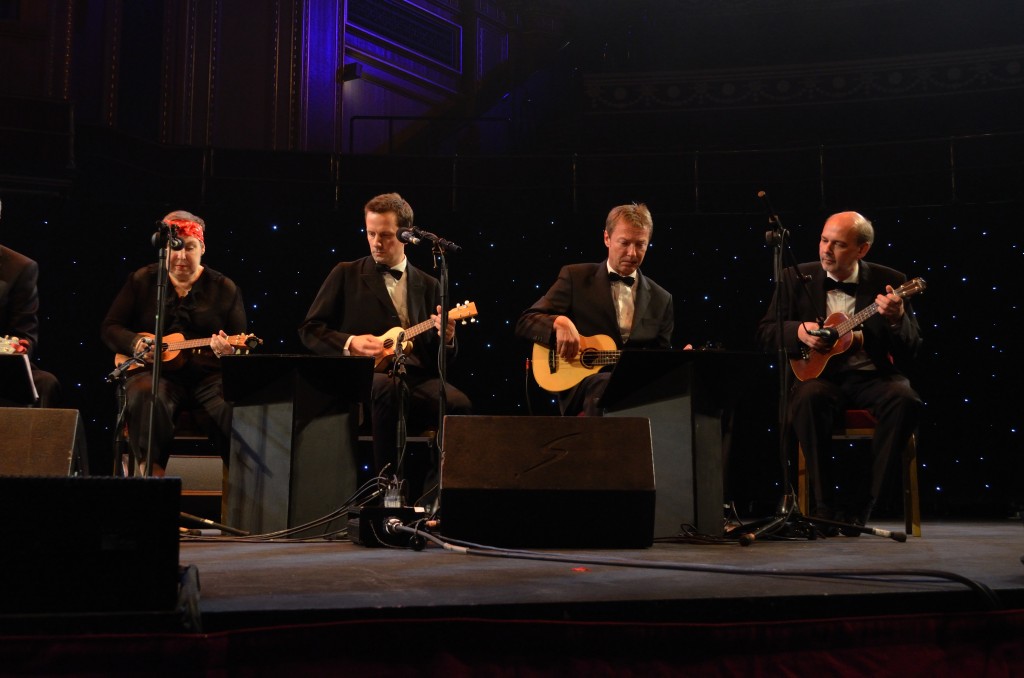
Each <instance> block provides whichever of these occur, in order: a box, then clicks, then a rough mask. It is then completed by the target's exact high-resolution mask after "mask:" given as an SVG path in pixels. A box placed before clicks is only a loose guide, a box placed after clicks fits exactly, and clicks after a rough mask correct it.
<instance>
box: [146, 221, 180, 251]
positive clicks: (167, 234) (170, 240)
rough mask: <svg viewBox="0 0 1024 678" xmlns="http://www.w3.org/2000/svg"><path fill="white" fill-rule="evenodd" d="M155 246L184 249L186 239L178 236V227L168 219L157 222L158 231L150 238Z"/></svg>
mask: <svg viewBox="0 0 1024 678" xmlns="http://www.w3.org/2000/svg"><path fill="white" fill-rule="evenodd" d="M150 241H151V242H152V243H153V247H158V248H159V247H164V246H166V247H170V248H171V249H172V250H180V249H184V247H185V241H184V240H182V239H181V238H179V237H178V227H177V226H171V225H170V224H168V223H167V222H166V221H158V222H156V233H154V234H153V237H152V238H150Z"/></svg>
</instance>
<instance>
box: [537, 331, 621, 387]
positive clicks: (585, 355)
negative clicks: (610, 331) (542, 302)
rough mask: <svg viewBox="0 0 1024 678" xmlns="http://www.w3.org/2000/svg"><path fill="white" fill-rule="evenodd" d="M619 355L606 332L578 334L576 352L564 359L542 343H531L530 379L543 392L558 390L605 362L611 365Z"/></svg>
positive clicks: (590, 372) (613, 342)
mask: <svg viewBox="0 0 1024 678" xmlns="http://www.w3.org/2000/svg"><path fill="white" fill-rule="evenodd" d="M620 355H622V351H620V350H619V349H618V348H616V346H615V340H614V339H612V338H611V337H609V336H608V335H606V334H595V335H594V336H592V337H584V336H581V337H580V351H579V353H577V354H576V356H575V357H574V358H573V359H572V360H565V359H564V358H562V357H561V356H560V355H558V353H556V352H555V351H554V350H552V349H550V348H548V347H547V346H544V345H543V344H534V345H533V378H534V379H535V380H536V381H537V385H538V386H540V387H541V388H542V389H544V390H545V391H551V392H552V393H559V392H561V391H566V390H568V389H570V388H572V387H573V386H575V385H576V384H578V383H580V382H581V381H583V380H584V379H586V378H587V377H589V376H590V375H592V374H595V373H597V372H598V371H600V369H601V368H602V367H604V366H605V365H614V364H616V363H617V362H619V356H620Z"/></svg>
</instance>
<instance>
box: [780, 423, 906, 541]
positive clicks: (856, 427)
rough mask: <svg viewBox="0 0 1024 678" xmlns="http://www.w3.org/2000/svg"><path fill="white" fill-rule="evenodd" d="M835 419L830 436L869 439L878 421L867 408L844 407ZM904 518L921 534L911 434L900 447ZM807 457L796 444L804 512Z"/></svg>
mask: <svg viewBox="0 0 1024 678" xmlns="http://www.w3.org/2000/svg"><path fill="white" fill-rule="evenodd" d="M843 415H844V416H843V418H842V419H837V421H836V428H835V430H834V431H833V433H832V440H871V439H872V438H873V437H874V435H875V426H876V425H877V424H878V421H877V420H876V419H875V418H874V417H873V416H871V413H870V412H868V411H867V410H846V411H845V412H844V413H843ZM901 466H902V468H903V519H904V523H905V529H906V532H907V534H908V535H913V536H915V537H920V536H921V497H920V494H919V492H918V486H917V437H916V436H914V435H912V436H910V440H908V441H907V446H906V448H904V450H903V460H902V464H901ZM808 485H809V482H808V478H807V461H806V459H805V458H804V450H803V448H802V447H800V446H798V447H797V501H798V504H799V506H800V511H801V512H802V513H803V514H804V515H809V514H808V513H807V510H808V504H809V503H810V493H809V491H808V490H809V487H808Z"/></svg>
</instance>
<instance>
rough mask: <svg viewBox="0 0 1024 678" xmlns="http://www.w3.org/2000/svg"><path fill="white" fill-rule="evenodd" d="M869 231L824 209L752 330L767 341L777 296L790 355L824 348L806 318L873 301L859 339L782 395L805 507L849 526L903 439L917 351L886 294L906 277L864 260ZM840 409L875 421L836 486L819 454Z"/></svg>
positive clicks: (914, 414)
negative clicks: (867, 453) (806, 494)
mask: <svg viewBox="0 0 1024 678" xmlns="http://www.w3.org/2000/svg"><path fill="white" fill-rule="evenodd" d="M874 237H875V231H874V227H873V226H872V224H871V222H870V221H868V220H867V219H866V218H864V217H863V216H862V215H860V214H858V213H857V212H840V213H838V214H833V215H832V216H830V217H829V218H828V219H827V220H826V221H825V225H824V227H823V228H822V231H821V238H820V240H819V243H818V261H813V262H808V263H805V264H801V265H800V266H799V267H798V269H797V271H796V272H794V271H793V269H788V270H787V271H786V273H785V275H784V276H783V278H782V281H781V284H780V285H779V287H778V288H777V289H776V292H775V297H774V298H773V299H772V302H771V305H770V307H769V308H768V312H767V313H765V315H764V318H762V320H761V323H760V325H759V328H758V338H759V340H760V342H761V344H762V346H763V347H764V348H765V349H766V350H772V349H775V347H776V346H777V342H778V339H779V337H778V329H777V323H776V306H777V305H779V304H781V305H782V309H781V310H782V318H783V327H782V343H783V346H784V347H785V349H786V351H787V352H789V353H790V354H791V355H798V352H799V350H800V349H801V347H803V348H804V349H806V350H809V351H818V352H821V353H827V352H828V351H829V349H830V348H831V347H832V345H833V341H834V340H833V339H831V338H829V337H822V336H815V335H812V334H810V333H809V331H815V332H818V331H819V325H818V323H817V322H816V319H818V318H822V319H825V318H827V317H829V316H831V315H832V314H833V313H844V314H845V315H846V316H848V317H852V316H853V315H854V314H855V312H856V311H858V310H860V309H863V308H865V307H867V306H869V305H870V304H872V303H875V304H877V305H878V313H877V314H876V315H874V316H872V317H870V318H868V319H867V320H866V321H865V322H864V324H863V326H862V327H861V328H860V329H861V331H862V333H863V340H864V341H863V344H862V346H861V347H859V348H857V347H856V344H854V345H853V346H852V347H851V349H850V350H849V351H847V352H845V353H841V354H838V355H834V356H832V357H831V358H830V359H829V360H828V362H827V365H826V367H825V369H824V371H823V372H822V374H821V375H820V376H819V377H817V378H814V379H808V380H805V381H796V382H795V384H794V385H793V388H792V391H791V392H790V400H789V419H790V421H791V423H792V426H793V430H794V432H795V434H796V437H797V439H798V440H799V441H800V445H801V446H802V447H803V451H804V456H805V458H806V460H807V471H808V477H809V478H810V484H811V491H812V498H813V504H814V507H815V508H814V509H813V513H814V515H816V516H818V517H821V518H826V519H838V520H841V521H845V522H851V523H855V524H859V525H864V524H865V523H866V522H867V521H868V519H869V518H870V516H871V512H872V509H873V508H874V505H875V502H876V501H877V500H878V498H879V494H880V492H881V488H882V482H883V480H884V478H885V472H886V469H887V468H888V465H889V459H890V458H891V457H892V454H893V452H894V451H899V450H902V449H903V448H904V447H906V444H907V441H908V440H909V438H910V436H911V435H912V434H913V432H914V430H915V429H916V428H917V425H918V421H919V419H920V411H921V406H922V405H921V399H920V397H919V396H918V394H917V393H916V392H915V391H914V389H913V388H912V387H911V385H910V380H909V379H908V377H907V376H906V371H907V369H908V368H909V367H910V365H911V363H912V361H913V360H914V358H915V356H916V355H917V353H918V350H919V349H920V346H921V332H920V328H919V326H918V323H917V318H916V317H915V316H914V311H913V309H912V308H911V305H910V301H909V299H906V298H903V297H901V296H900V295H897V294H895V293H894V290H896V289H898V288H899V287H900V286H901V285H903V283H905V282H906V281H907V276H906V275H904V274H903V273H901V272H899V271H897V270H895V269H892V268H889V267H888V266H882V265H880V264H873V263H868V262H867V261H865V260H864V257H865V256H866V255H867V253H868V251H869V250H870V249H871V245H872V243H873V242H874ZM845 409H867V410H870V411H871V413H872V414H873V415H874V417H875V418H876V419H877V420H878V426H877V428H876V430H875V435H874V439H873V443H872V460H871V463H870V464H868V465H866V466H867V467H866V468H865V469H863V470H864V472H863V473H861V474H860V476H859V477H855V478H844V479H843V481H842V483H841V487H842V492H840V491H837V489H836V486H837V480H836V479H835V478H834V477H833V473H831V469H830V468H829V465H828V464H827V461H828V458H829V455H828V450H829V449H830V447H831V444H832V430H833V421H834V420H835V417H837V416H842V412H843V410H845ZM850 534H851V536H853V535H857V534H859V532H852V531H850Z"/></svg>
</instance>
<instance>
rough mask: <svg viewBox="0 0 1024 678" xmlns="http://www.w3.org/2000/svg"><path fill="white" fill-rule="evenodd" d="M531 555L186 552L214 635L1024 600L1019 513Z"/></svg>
mask: <svg viewBox="0 0 1024 678" xmlns="http://www.w3.org/2000/svg"><path fill="white" fill-rule="evenodd" d="M875 527H879V528H884V529H888V530H894V531H895V530H899V529H902V527H901V526H900V525H898V524H897V523H896V522H880V523H877V524H875ZM535 553H537V554H538V555H537V556H536V557H535V556H529V555H524V554H523V553H522V552H511V554H501V553H497V552H495V553H491V554H490V555H468V554H463V553H456V552H451V551H448V550H445V549H442V548H440V547H438V546H436V545H434V544H429V545H428V546H427V548H426V549H424V550H421V551H414V550H411V549H405V548H387V547H365V546H360V545H356V544H353V543H351V542H349V541H347V540H342V541H332V542H322V541H321V542H302V543H295V542H290V543H253V542H244V541H212V542H208V541H203V542H191V541H183V542H182V544H181V549H180V558H179V561H180V563H181V565H183V566H186V565H191V566H194V567H195V568H196V570H197V571H198V573H199V581H200V585H201V594H200V597H199V609H200V612H201V616H202V626H203V630H204V631H205V632H212V631H218V630H232V629H240V628H252V627H257V626H264V625H267V624H274V625H277V624H283V623H309V622H320V621H339V620H359V619H399V618H401V619H409V618H413V619H429V618H449V619H450V618H454V617H460V618H465V617H473V618H487V619H504V620H509V619H513V620H514V619H524V620H526V619H529V620H544V619H552V620H566V619H569V620H576V621H624V620H628V621H654V622H666V621H685V622H711V623H714V622H737V621H743V620H747V621H751V620H758V621H766V620H791V619H813V618H824V617H850V616H862V615H871V616H876V615H900V614H914V613H935V612H939V613H941V612H973V611H984V610H993V609H1020V608H1024V564H1022V563H1021V555H1022V554H1024V529H1022V526H1021V524H1020V521H1019V520H1010V519H1007V520H1005V521H989V522H952V521H950V522H926V523H925V524H924V525H923V536H922V537H918V538H915V537H908V539H907V541H906V542H905V543H899V542H897V541H894V540H892V539H887V538H882V537H877V536H869V535H864V536H861V537H858V538H851V537H842V536H839V537H831V538H827V539H817V540H801V541H758V542H756V543H754V544H752V545H750V546H747V547H742V546H740V545H739V544H737V543H730V544H693V543H656V544H655V545H654V546H653V547H652V548H649V549H641V550H587V551H581V550H573V551H551V550H544V551H538V552H535ZM988 591H991V595H989V594H988Z"/></svg>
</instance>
